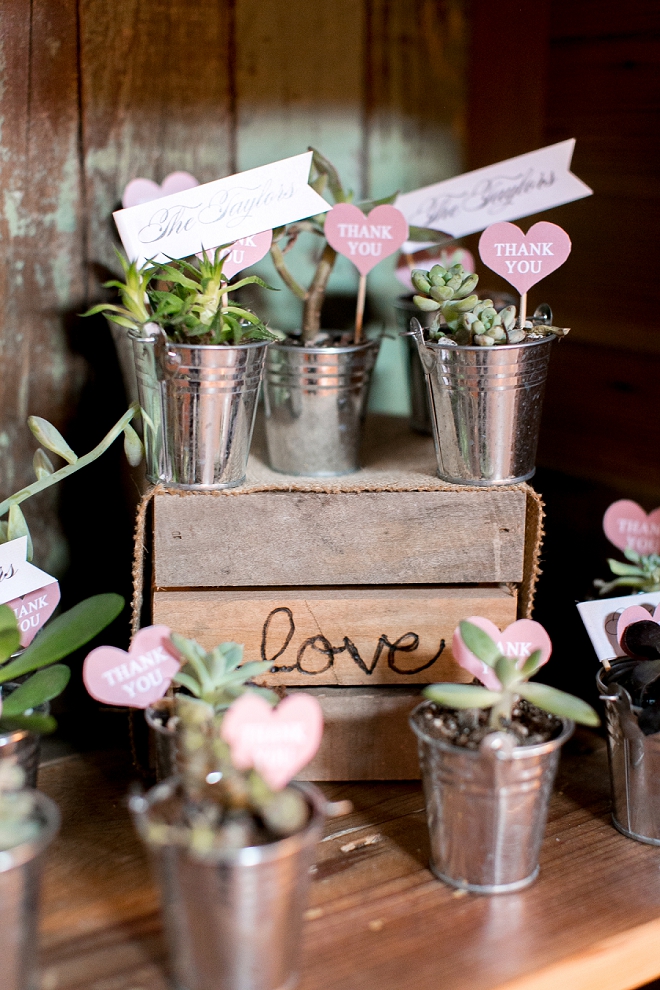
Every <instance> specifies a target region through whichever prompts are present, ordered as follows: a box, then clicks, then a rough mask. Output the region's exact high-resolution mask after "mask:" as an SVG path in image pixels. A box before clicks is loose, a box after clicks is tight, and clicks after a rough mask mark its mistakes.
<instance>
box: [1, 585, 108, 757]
mask: <svg viewBox="0 0 660 990" xmlns="http://www.w3.org/2000/svg"><path fill="white" fill-rule="evenodd" d="M123 608H124V599H123V598H122V597H121V595H115V594H112V593H109V594H105V595H94V596H92V597H91V598H86V599H85V600H84V601H82V602H79V603H78V604H77V605H74V607H73V608H71V609H69V611H68V612H63V613H62V614H61V615H59V616H58V617H57V618H56V619H53V620H52V622H49V623H48V625H47V626H46V627H45V628H44V629H42V630H40V631H39V632H38V633H37V635H36V636H35V638H34V639H33V640H32V642H31V643H30V645H29V646H28V647H26V649H25V650H23V652H22V653H21V654H20V655H19V656H17V657H15V659H13V660H10V657H11V655H12V654H13V653H15V652H16V651H17V650H18V648H19V646H20V642H21V637H20V632H19V628H18V621H17V619H16V616H15V614H14V612H13V611H12V609H11V608H9V606H8V605H0V664H4V666H1V667H0V685H2V684H8V683H10V682H15V681H17V680H19V679H22V678H25V680H21V683H20V684H19V685H18V687H16V688H14V690H12V691H11V693H9V694H6V695H5V694H4V693H3V692H2V690H1V689H0V696H1V699H2V701H1V707H0V712H1V715H2V717H1V718H0V730H2V731H5V732H6V731H11V730H14V729H29V730H31V731H32V732H39V733H47V732H53V730H54V729H56V728H57V723H56V722H55V719H54V718H53V717H52V715H45V714H42V713H40V712H38V711H36V709H38V708H39V707H41V706H42V705H44V704H45V703H46V702H47V701H52V700H53V698H57V697H58V696H59V695H60V694H61V693H62V691H63V690H64V688H65V687H66V685H67V684H68V682H69V677H70V676H71V671H70V670H69V668H68V667H67V666H66V665H65V664H61V663H59V661H60V660H63V659H64V657H67V656H69V654H71V653H74V652H75V651H76V650H78V649H80V647H81V646H84V645H85V644H86V643H89V641H90V640H92V639H94V637H95V636H98V634H99V633H100V632H101V631H102V630H103V629H105V627H106V626H108V625H110V623H111V622H113V621H114V619H116V618H117V616H118V615H119V614H120V612H121V611H122V609H123ZM8 660H9V663H7V661H8ZM28 674H29V675H30V676H29V677H28V676H27V675H28ZM2 766H3V761H2V760H0V768H1V767H2Z"/></svg>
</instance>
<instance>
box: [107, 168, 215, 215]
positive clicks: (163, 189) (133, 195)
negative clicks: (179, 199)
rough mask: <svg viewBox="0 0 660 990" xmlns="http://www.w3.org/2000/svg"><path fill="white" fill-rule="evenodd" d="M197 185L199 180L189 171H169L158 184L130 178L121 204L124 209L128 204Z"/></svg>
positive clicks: (143, 201)
mask: <svg viewBox="0 0 660 990" xmlns="http://www.w3.org/2000/svg"><path fill="white" fill-rule="evenodd" d="M198 185H199V182H198V181H197V179H196V178H195V176H194V175H191V174H190V172H170V174H169V175H166V176H165V178H164V179H163V181H162V183H161V185H160V186H159V185H158V183H157V182H154V181H153V180H152V179H131V181H130V182H129V183H128V185H127V186H126V188H125V189H124V195H123V196H122V198H121V205H122V206H123V207H124V209H125V210H126V209H128V208H129V207H130V206H140V205H141V204H142V203H150V202H151V200H152V199H160V198H161V196H171V195H172V193H178V192H184V190H186V189H194V188H195V186H198Z"/></svg>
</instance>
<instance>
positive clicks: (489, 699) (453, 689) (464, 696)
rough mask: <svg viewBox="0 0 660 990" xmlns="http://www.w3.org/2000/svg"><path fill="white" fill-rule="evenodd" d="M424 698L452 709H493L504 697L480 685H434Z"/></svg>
mask: <svg viewBox="0 0 660 990" xmlns="http://www.w3.org/2000/svg"><path fill="white" fill-rule="evenodd" d="M424 697H425V698H428V699H429V701H435V702H437V703H438V704H439V705H448V706H449V707H450V708H492V707H493V705H495V704H497V702H498V701H499V700H500V698H501V697H502V695H501V694H500V693H499V691H489V690H488V688H485V687H480V686H479V685H478V684H432V685H431V686H430V687H427V688H425V689H424Z"/></svg>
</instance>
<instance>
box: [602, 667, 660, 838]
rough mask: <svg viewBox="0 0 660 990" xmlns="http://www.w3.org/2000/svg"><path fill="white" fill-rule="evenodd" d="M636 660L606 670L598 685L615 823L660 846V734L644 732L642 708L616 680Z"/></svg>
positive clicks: (633, 834) (631, 834)
mask: <svg viewBox="0 0 660 990" xmlns="http://www.w3.org/2000/svg"><path fill="white" fill-rule="evenodd" d="M633 663H634V661H631V660H622V661H620V662H616V663H613V664H612V667H611V669H610V670H604V669H603V670H601V671H599V672H598V675H597V677H596V685H597V687H598V692H599V694H600V698H601V701H603V702H604V703H605V719H606V723H607V749H608V753H609V763H610V781H611V784H612V823H613V824H614V826H615V828H617V829H618V830H619V832H622V833H623V834H624V835H627V836H628V838H630V839H637V841H638V842H647V843H648V844H649V845H652V846H660V732H656V733H654V734H653V735H650V736H645V735H644V733H643V732H642V730H641V729H640V727H639V724H638V722H637V713H638V712H639V711H640V709H638V708H635V706H634V705H633V704H632V701H631V698H630V695H629V693H628V692H627V691H626V689H625V688H624V687H622V686H621V685H620V684H617V683H616V677H617V675H620V674H622V673H624V672H625V671H627V670H629V669H630V667H631V666H632V664H633Z"/></svg>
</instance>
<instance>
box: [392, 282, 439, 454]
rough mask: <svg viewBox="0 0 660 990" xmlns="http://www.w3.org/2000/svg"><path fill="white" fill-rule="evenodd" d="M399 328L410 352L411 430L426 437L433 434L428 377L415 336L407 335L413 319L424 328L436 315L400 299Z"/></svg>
mask: <svg viewBox="0 0 660 990" xmlns="http://www.w3.org/2000/svg"><path fill="white" fill-rule="evenodd" d="M394 309H395V312H396V316H397V322H398V324H399V328H400V329H401V330H402V331H404V334H403V336H404V339H405V341H406V349H407V352H408V386H409V389H410V428H411V429H412V430H415V432H416V433H423V434H425V435H426V436H431V435H432V434H433V422H432V419H431V409H430V407H429V394H428V391H427V388H426V376H425V374H424V369H423V368H422V362H421V361H420V359H419V351H418V350H417V343H416V341H415V338H414V336H412V335H411V334H409V333H407V330H408V327H409V325H410V320H411V317H413V316H414V317H416V319H418V320H419V322H420V323H421V325H422V326H423V327H427V326H429V325H430V324H431V323H432V322H433V320H434V318H435V316H436V314H435V313H425V312H424V311H423V310H421V309H418V307H417V306H415V304H414V302H413V301H412V299H406V298H405V297H403V296H402V297H400V298H399V299H397V301H396V303H395V304H394Z"/></svg>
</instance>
